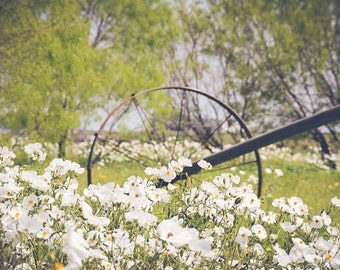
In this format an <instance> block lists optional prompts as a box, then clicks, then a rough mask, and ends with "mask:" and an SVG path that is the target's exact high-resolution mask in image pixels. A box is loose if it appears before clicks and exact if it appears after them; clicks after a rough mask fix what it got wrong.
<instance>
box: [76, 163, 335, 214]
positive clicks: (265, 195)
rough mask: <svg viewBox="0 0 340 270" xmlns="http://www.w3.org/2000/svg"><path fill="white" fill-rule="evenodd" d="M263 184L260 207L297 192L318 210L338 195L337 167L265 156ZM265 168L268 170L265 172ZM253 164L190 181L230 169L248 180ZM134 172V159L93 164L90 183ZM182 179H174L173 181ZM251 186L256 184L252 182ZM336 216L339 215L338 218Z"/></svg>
mask: <svg viewBox="0 0 340 270" xmlns="http://www.w3.org/2000/svg"><path fill="white" fill-rule="evenodd" d="M262 167H263V188H262V197H261V198H262V201H263V208H264V209H270V208H271V202H272V200H273V199H275V198H279V197H286V198H288V197H291V196H298V197H301V198H302V199H303V201H304V202H305V203H306V204H307V205H308V206H309V208H310V211H312V212H313V213H314V214H317V213H319V212H320V211H321V210H322V209H324V208H325V207H327V205H328V203H329V202H330V200H331V198H332V197H334V196H338V197H340V171H339V170H332V169H329V170H325V169H321V168H319V167H317V166H316V165H314V164H308V163H305V162H297V161H289V160H284V161H283V160H282V159H277V158H273V159H267V160H265V161H263V164H262ZM268 169H270V170H271V171H272V173H268ZM275 169H280V170H281V171H282V172H283V175H282V176H279V177H278V176H276V175H275V173H274V170H275ZM255 171H256V168H255V167H254V166H253V167H235V168H234V169H233V170H232V169H230V168H229V169H225V170H219V171H215V172H208V173H205V174H200V175H194V176H192V179H191V184H190V185H199V184H200V183H201V181H204V180H209V179H210V180H211V179H212V178H213V177H214V176H216V175H219V174H221V173H224V172H227V173H233V174H238V175H240V178H241V183H248V178H249V175H251V174H255ZM131 175H136V176H140V177H142V178H144V177H146V175H145V173H144V172H143V169H141V168H138V166H135V165H134V163H128V162H123V163H117V164H116V165H115V166H112V167H95V168H93V171H92V183H94V184H96V183H101V184H104V183H107V182H115V183H117V184H120V185H122V184H123V183H124V182H125V180H126V179H127V177H128V176H131ZM79 182H80V187H81V188H80V190H82V189H83V188H85V187H86V185H87V175H86V173H85V174H83V175H82V176H81V178H80V179H79ZM182 184H183V183H181V181H180V182H177V185H182ZM253 186H254V188H256V187H257V185H256V184H254V183H253ZM339 220H340V218H339Z"/></svg>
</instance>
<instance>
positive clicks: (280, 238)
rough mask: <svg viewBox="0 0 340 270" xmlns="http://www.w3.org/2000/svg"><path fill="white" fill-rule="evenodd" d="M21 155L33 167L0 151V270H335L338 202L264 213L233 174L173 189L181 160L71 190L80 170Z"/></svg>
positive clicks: (185, 162)
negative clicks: (316, 210) (318, 208)
mask: <svg viewBox="0 0 340 270" xmlns="http://www.w3.org/2000/svg"><path fill="white" fill-rule="evenodd" d="M25 152H26V153H27V154H28V155H29V157H30V158H31V159H32V161H34V162H35V164H34V168H37V167H38V165H40V167H39V169H36V170H30V166H26V165H25V166H22V167H21V166H18V165H14V163H13V162H14V158H15V155H14V153H12V152H11V151H9V150H8V149H7V148H5V147H2V148H0V203H1V204H0V239H1V240H0V269H16V270H18V269H66V270H68V269H72V270H73V269H130V268H143V269H144V268H145V269H167V270H171V269H211V268H215V269H230V268H233V269H234V268H238V269H277V268H279V267H281V268H282V269H295V268H301V269H307V268H313V269H326V268H329V269H340V251H339V245H340V238H339V226H337V225H336V224H333V218H332V216H335V215H338V214H339V209H338V207H340V200H339V199H338V198H337V197H334V198H332V200H331V204H330V206H329V208H327V209H326V210H324V211H323V212H322V213H320V214H319V215H313V214H311V213H310V211H309V209H308V206H307V205H306V204H304V203H303V201H302V200H301V199H300V198H298V197H290V198H279V199H275V200H274V201H273V206H274V207H276V208H274V209H277V211H275V212H274V211H268V212H266V211H264V210H263V209H261V200H260V199H259V198H257V196H256V195H255V194H254V192H253V188H252V186H251V185H250V184H243V183H241V181H240V177H239V176H238V175H234V174H226V173H224V174H222V175H220V176H216V177H214V178H213V179H212V180H211V181H205V182H202V183H201V185H200V186H198V187H191V188H188V189H185V188H183V187H179V186H178V187H177V188H175V186H174V185H171V181H172V179H173V178H174V176H176V175H177V174H178V173H181V172H182V171H183V168H184V167H186V166H192V163H191V161H190V160H189V159H186V158H179V159H178V160H176V161H171V162H170V163H169V164H167V166H165V167H160V168H147V169H146V174H147V178H141V177H139V176H130V177H129V178H128V179H127V181H126V182H125V183H124V184H123V185H121V186H120V185H117V184H114V183H112V182H109V183H106V184H96V185H90V186H89V187H87V188H85V189H84V191H83V192H80V191H79V189H78V180H77V177H78V175H79V174H81V173H83V172H84V169H83V168H81V167H80V166H79V164H77V163H74V162H72V161H68V160H62V159H58V158H55V159H53V160H52V161H51V162H50V163H48V164H45V163H47V161H46V160H45V158H46V154H45V153H44V151H43V149H42V146H41V144H39V143H38V144H32V145H28V146H27V147H25ZM200 164H201V167H202V168H203V169H209V168H210V167H211V165H209V163H207V162H206V161H201V162H200ZM32 166H33V165H32ZM154 177H156V178H157V179H159V178H162V179H164V180H165V181H167V182H168V183H169V186H168V187H167V188H157V187H156V186H155V184H154V181H153V178H154ZM167 177H168V178H167ZM188 181H189V180H188ZM169 187H170V188H169Z"/></svg>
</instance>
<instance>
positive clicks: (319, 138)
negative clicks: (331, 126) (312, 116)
mask: <svg viewBox="0 0 340 270" xmlns="http://www.w3.org/2000/svg"><path fill="white" fill-rule="evenodd" d="M311 134H312V136H313V139H314V141H316V142H317V143H318V144H319V145H320V147H321V154H322V159H325V155H330V154H331V152H330V150H329V145H328V143H327V140H326V138H325V136H324V135H323V134H322V132H320V131H319V130H318V129H313V130H311ZM326 159H327V163H326V164H327V166H329V167H330V168H332V169H335V168H336V164H335V162H334V161H332V160H330V159H328V158H327V157H326Z"/></svg>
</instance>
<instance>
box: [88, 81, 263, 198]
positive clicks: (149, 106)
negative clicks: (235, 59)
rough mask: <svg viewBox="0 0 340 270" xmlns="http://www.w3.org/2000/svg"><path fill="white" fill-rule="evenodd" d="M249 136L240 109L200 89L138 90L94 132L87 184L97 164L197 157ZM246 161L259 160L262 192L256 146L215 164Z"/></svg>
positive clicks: (220, 167) (136, 165)
mask: <svg viewBox="0 0 340 270" xmlns="http://www.w3.org/2000/svg"><path fill="white" fill-rule="evenodd" d="M251 137H252V135H251V133H250V131H249V129H248V128H247V126H246V124H245V123H244V121H243V120H242V119H241V118H240V117H239V116H238V115H237V113H236V112H234V111H233V110H232V109H231V108H230V107H229V106H228V105H226V104H225V103H223V102H222V101H220V100H219V99H217V98H215V97H213V96H211V95H209V94H207V93H205V92H202V91H200V90H198V89H193V88H189V87H178V86H169V87H160V88H154V89H149V90H145V91H142V92H138V93H135V94H132V95H131V96H130V97H129V98H127V99H125V100H124V101H122V102H121V103H120V104H119V105H118V106H116V107H115V108H114V109H113V110H112V111H111V113H110V114H109V115H108V116H107V118H106V119H105V120H104V122H103V123H102V125H101V127H100V129H99V130H98V132H97V133H96V134H95V139H94V141H93V144H92V147H91V151H90V155H89V158H88V167H87V169H88V184H91V182H92V177H91V172H92V169H93V168H94V167H95V166H97V165H98V164H101V165H104V164H106V165H108V166H117V164H118V163H120V164H124V166H125V167H127V168H128V167H129V165H128V164H132V163H134V165H133V166H134V168H140V169H142V170H144V169H145V168H146V167H157V166H158V165H159V164H162V165H166V164H168V162H170V161H171V160H176V159H178V158H179V157H186V158H190V159H191V160H193V161H198V160H200V159H204V158H205V157H207V156H209V155H211V154H214V153H217V152H219V151H221V150H223V149H226V148H228V147H230V146H231V145H233V144H236V143H239V142H241V141H243V140H245V139H249V138H251ZM130 162H132V163H130ZM246 164H247V165H249V164H255V166H256V173H257V176H258V195H260V194H261V186H262V168H261V160H260V156H259V153H258V151H257V150H255V151H254V152H252V153H251V154H248V155H243V156H242V157H239V158H237V159H234V160H223V161H219V162H218V166H214V168H213V170H223V169H225V168H226V167H232V166H243V165H246ZM212 165H215V164H212ZM112 177H114V176H112Z"/></svg>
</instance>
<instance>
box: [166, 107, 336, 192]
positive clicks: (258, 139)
mask: <svg viewBox="0 0 340 270" xmlns="http://www.w3.org/2000/svg"><path fill="white" fill-rule="evenodd" d="M337 120H340V105H337V106H335V107H333V108H331V109H329V110H326V111H324V112H320V113H317V114H314V115H312V116H309V117H305V118H301V119H299V120H296V121H294V122H292V123H291V124H288V125H285V126H283V127H281V128H278V129H275V130H273V131H269V132H267V133H264V134H262V135H259V136H255V137H252V138H250V139H248V140H247V141H245V142H241V143H238V144H235V145H233V146H231V147H229V148H227V149H225V150H221V151H220V152H217V153H215V154H212V155H210V156H207V157H206V158H204V159H205V160H206V161H208V162H210V163H211V164H212V165H213V166H216V165H218V164H220V163H223V162H225V161H228V160H232V159H234V158H237V157H239V156H242V155H244V154H247V153H250V152H253V151H254V150H258V149H260V148H262V147H265V146H268V145H270V144H273V143H276V142H279V141H282V140H285V139H288V138H289V137H292V136H294V135H297V134H299V133H303V132H305V131H309V130H312V129H315V128H317V127H320V126H323V125H327V124H329V123H332V122H335V121H337ZM200 170H201V168H200V167H199V166H198V165H197V162H194V163H193V166H192V167H185V168H184V171H183V174H182V175H180V176H178V177H176V178H175V179H174V180H173V181H174V182H176V181H178V180H181V179H184V178H185V177H184V175H186V174H187V175H192V174H195V173H198V172H199V171H200ZM161 185H162V184H161ZM259 189H261V187H259ZM258 195H261V190H259V191H258Z"/></svg>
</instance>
